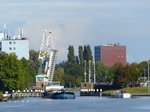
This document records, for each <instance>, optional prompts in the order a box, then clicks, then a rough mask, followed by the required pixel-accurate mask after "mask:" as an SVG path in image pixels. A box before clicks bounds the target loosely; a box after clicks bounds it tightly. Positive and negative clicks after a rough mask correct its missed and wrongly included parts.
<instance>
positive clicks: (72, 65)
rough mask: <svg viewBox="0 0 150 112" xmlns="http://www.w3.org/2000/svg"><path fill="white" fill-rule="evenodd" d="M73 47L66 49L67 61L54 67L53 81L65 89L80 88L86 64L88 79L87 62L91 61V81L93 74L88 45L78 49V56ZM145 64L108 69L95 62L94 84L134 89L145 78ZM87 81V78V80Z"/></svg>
mask: <svg viewBox="0 0 150 112" xmlns="http://www.w3.org/2000/svg"><path fill="white" fill-rule="evenodd" d="M74 51H75V50H74V47H73V46H71V45H70V46H69V47H68V54H67V57H68V58H67V61H64V62H62V63H59V64H58V65H57V66H56V72H55V80H59V81H60V82H61V83H62V84H63V85H65V87H80V84H81V83H82V82H84V64H85V62H86V65H87V67H86V72H87V77H88V70H89V67H88V66H89V63H88V62H89V61H91V62H92V63H91V68H92V69H91V81H93V79H94V78H93V74H94V69H93V65H94V60H93V55H92V51H91V48H90V46H89V45H84V46H79V47H78V56H75V52H74ZM147 68H148V66H147V62H146V61H143V62H141V63H131V64H129V63H127V64H126V65H122V64H121V63H116V64H114V65H113V66H111V67H109V66H107V65H105V64H104V63H102V62H96V64H95V69H96V82H97V83H103V84H114V85H116V86H120V87H127V86H130V87H135V86H139V84H140V82H143V80H144V76H145V78H146V77H148V76H147V72H148V70H147ZM87 81H88V78H87Z"/></svg>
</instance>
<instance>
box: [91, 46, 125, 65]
mask: <svg viewBox="0 0 150 112" xmlns="http://www.w3.org/2000/svg"><path fill="white" fill-rule="evenodd" d="M94 52H95V62H97V61H101V62H103V63H104V64H106V65H108V66H113V65H114V64H115V63H121V64H124V65H125V64H126V46H123V45H119V44H107V45H101V46H95V49H94Z"/></svg>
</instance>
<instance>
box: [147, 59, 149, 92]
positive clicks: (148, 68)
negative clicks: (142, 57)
mask: <svg viewBox="0 0 150 112" xmlns="http://www.w3.org/2000/svg"><path fill="white" fill-rule="evenodd" d="M147 63H148V79H147V80H148V81H147V87H148V93H149V60H148V61H147Z"/></svg>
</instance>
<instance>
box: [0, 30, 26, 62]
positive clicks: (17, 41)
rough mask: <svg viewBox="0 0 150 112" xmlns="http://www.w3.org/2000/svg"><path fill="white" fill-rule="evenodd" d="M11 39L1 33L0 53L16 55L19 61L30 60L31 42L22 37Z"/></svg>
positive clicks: (6, 34)
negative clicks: (22, 59)
mask: <svg viewBox="0 0 150 112" xmlns="http://www.w3.org/2000/svg"><path fill="white" fill-rule="evenodd" d="M22 33H23V32H22V31H21V33H20V34H19V36H17V37H10V36H9V35H8V33H6V32H0V51H3V52H6V53H14V54H16V56H17V57H18V59H21V58H25V59H27V60H28V59H29V40H28V39H27V38H25V37H23V36H22Z"/></svg>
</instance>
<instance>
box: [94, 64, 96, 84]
mask: <svg viewBox="0 0 150 112" xmlns="http://www.w3.org/2000/svg"><path fill="white" fill-rule="evenodd" d="M95 83H96V76H95V62H94V84H95Z"/></svg>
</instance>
